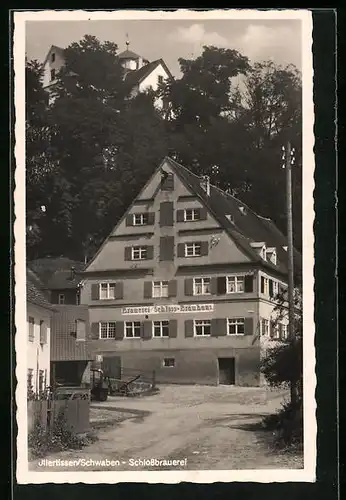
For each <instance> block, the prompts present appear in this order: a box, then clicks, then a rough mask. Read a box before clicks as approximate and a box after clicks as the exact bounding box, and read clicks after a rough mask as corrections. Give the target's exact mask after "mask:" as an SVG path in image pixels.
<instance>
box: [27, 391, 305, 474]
mask: <svg viewBox="0 0 346 500" xmlns="http://www.w3.org/2000/svg"><path fill="white" fill-rule="evenodd" d="M284 396H285V393H283V392H277V391H266V390H264V389H262V388H240V387H230V386H219V387H202V386H192V387H191V386H163V387H161V390H160V393H159V394H157V395H155V396H149V397H143V398H138V399H135V398H133V399H131V398H110V399H109V401H107V402H105V403H97V404H93V405H92V410H91V418H92V423H93V426H94V428H96V429H97V434H98V441H96V442H95V443H93V444H91V445H90V446H88V447H86V448H84V449H83V450H78V451H69V452H61V453H59V454H55V455H54V456H49V457H46V458H47V459H48V460H53V459H56V458H60V459H61V460H76V459H82V458H83V459H85V460H90V459H91V460H93V461H94V462H93V465H92V466H88V470H115V469H116V470H136V469H137V470H157V469H158V468H159V469H160V470H162V469H167V470H171V469H172V468H173V469H175V470H179V469H185V470H201V469H214V470H220V469H227V470H229V469H253V468H255V469H261V468H263V469H277V468H300V467H302V466H303V463H302V459H301V457H297V456H287V455H285V454H280V453H273V451H272V450H271V448H270V447H269V446H268V440H267V435H266V433H265V432H264V431H262V430H261V429H260V427H259V423H260V421H261V419H262V418H263V416H264V415H266V414H268V413H272V412H274V411H275V410H276V409H278V408H279V407H280V405H281V403H282V401H283V398H284ZM116 420H118V422H116ZM119 420H120V422H119ZM152 459H156V460H161V464H160V466H159V467H158V465H157V464H158V463H157V462H156V465H154V466H151V465H150V464H151V463H152V462H150V460H152ZM100 460H101V461H102V460H109V461H111V460H113V461H114V462H116V464H115V465H114V463H113V465H110V466H107V465H105V463H102V462H99V465H97V462H98V461H100ZM162 460H176V461H177V462H175V466H174V467H172V465H171V464H172V462H167V463H169V464H170V465H167V466H165V465H164V462H162ZM148 461H149V462H148ZM178 461H179V462H178ZM95 462H96V463H95ZM30 469H31V470H41V471H42V466H39V465H38V462H37V461H36V462H32V463H31V466H30ZM53 470H59V471H70V472H71V471H72V470H84V471H85V465H84V466H80V465H79V466H78V465H76V466H75V467H73V468H72V469H71V467H61V466H59V467H49V471H53Z"/></svg>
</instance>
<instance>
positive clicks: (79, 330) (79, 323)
mask: <svg viewBox="0 0 346 500" xmlns="http://www.w3.org/2000/svg"><path fill="white" fill-rule="evenodd" d="M85 327H86V325H85V321H84V320H81V319H77V320H76V340H85V338H86V329H85Z"/></svg>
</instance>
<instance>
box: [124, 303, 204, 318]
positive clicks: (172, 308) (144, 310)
mask: <svg viewBox="0 0 346 500" xmlns="http://www.w3.org/2000/svg"><path fill="white" fill-rule="evenodd" d="M212 311H214V304H184V305H179V304H172V305H171V304H168V305H158V306H140V307H131V306H130V307H123V308H122V310H121V314H124V315H130V314H166V313H173V314H177V313H189V312H197V313H198V312H212Z"/></svg>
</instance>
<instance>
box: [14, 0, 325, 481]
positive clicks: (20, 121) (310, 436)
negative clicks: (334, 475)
mask: <svg viewBox="0 0 346 500" xmlns="http://www.w3.org/2000/svg"><path fill="white" fill-rule="evenodd" d="M140 19H141V20H153V19H162V20H168V19H171V20H173V19H175V20H178V19H181V20H217V19H222V20H225V19H230V20H231V19H232V20H240V19H256V20H284V19H290V20H301V22H302V47H301V48H302V74H303V166H304V168H303V248H304V252H303V282H304V290H303V308H304V318H303V329H304V345H303V353H304V469H301V470H288V469H286V470H284V469H281V470H234V471H227V470H219V471H218V470H214V471H206V470H200V471H137V470H136V471H132V472H131V471H126V472H122V471H111V472H108V471H107V472H106V471H105V472H102V471H101V472H96V471H93V472H92V474H91V473H90V472H91V471H88V472H51V473H50V472H33V471H29V470H28V458H27V457H28V448H27V410H26V408H27V405H26V357H27V352H26V299H25V297H26V283H25V276H26V253H25V141H24V138H25V92H24V90H23V89H24V82H25V22H26V21H42V22H44V21H48V20H50V21H63V20H65V21H67V20H68V21H72V20H74V21H79V20H80V21H81V20H140ZM14 72H15V82H14V83H15V85H14V90H15V109H16V115H15V120H16V121H15V137H16V144H15V157H16V167H17V168H16V171H15V193H14V197H15V221H14V237H15V252H14V255H15V297H16V309H15V324H16V330H17V333H16V338H15V346H16V356H17V366H16V372H15V375H16V378H17V383H18V385H17V390H16V404H17V423H18V435H17V471H16V472H17V481H18V483H19V484H39V483H79V482H83V483H87V484H95V483H110V484H111V483H121V482H129V483H133V482H147V483H179V482H181V481H185V482H191V483H213V482H219V481H220V482H233V481H241V482H259V483H267V482H273V481H275V482H287V481H296V482H314V481H315V479H316V477H315V476H316V474H315V467H316V435H317V424H316V416H315V412H316V403H315V387H316V375H315V357H314V356H312V355H311V353H313V352H314V350H315V348H314V334H315V332H314V293H313V291H314V290H313V287H314V277H313V263H314V251H313V246H314V233H313V221H314V210H313V188H314V154H313V146H314V135H313V123H314V108H313V67H312V14H311V12H310V11H308V10H299V9H297V10H268V11H256V10H211V11H203V12H199V11H190V10H184V9H181V10H177V11H175V12H165V11H145V10H142V11H141V10H138V11H135V10H124V11H95V12H86V11H81V10H80V11H48V10H46V11H37V12H33V11H26V12H25V11H19V12H18V11H17V12H14Z"/></svg>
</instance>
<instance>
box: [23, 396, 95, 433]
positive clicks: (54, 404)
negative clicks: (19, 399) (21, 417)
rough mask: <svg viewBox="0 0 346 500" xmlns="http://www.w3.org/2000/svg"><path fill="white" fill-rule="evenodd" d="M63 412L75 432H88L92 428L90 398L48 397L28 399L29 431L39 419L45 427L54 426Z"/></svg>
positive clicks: (67, 422)
mask: <svg viewBox="0 0 346 500" xmlns="http://www.w3.org/2000/svg"><path fill="white" fill-rule="evenodd" d="M61 413H63V414H64V418H65V421H66V424H67V426H68V427H70V428H71V429H72V430H73V431H74V432H75V433H77V434H78V433H83V432H87V431H88V430H89V428H90V398H89V397H88V398H87V399H86V398H85V399H81V398H79V399H67V398H64V399H63V398H61V399H46V400H37V401H28V431H29V432H30V431H31V430H32V429H33V427H34V425H35V422H36V421H38V422H39V423H40V424H41V425H42V427H43V428H45V429H47V430H48V429H50V428H52V427H53V426H54V424H55V422H56V420H57V418H58V416H59V415H61Z"/></svg>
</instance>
